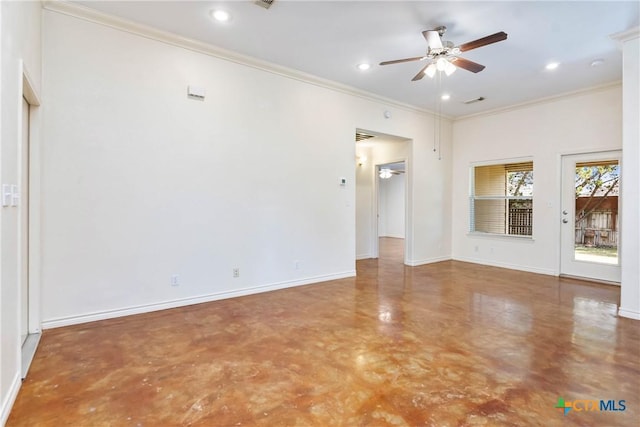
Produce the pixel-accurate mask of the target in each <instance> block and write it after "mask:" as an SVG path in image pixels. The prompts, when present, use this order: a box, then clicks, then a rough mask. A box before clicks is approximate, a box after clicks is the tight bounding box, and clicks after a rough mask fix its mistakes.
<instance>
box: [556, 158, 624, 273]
mask: <svg viewBox="0 0 640 427" xmlns="http://www.w3.org/2000/svg"><path fill="white" fill-rule="evenodd" d="M621 157H622V153H621V152H620V151H606V152H599V153H587V154H573V155H566V156H562V212H561V232H560V236H561V237H560V238H561V244H560V248H561V249H560V273H561V274H562V275H567V276H575V277H582V278H587V279H593V280H598V281H603V282H608V283H612V284H618V285H619V284H620V278H621V269H620V253H619V241H620V236H621V230H620V223H621V221H620V215H619V212H620V210H619V206H620V202H621V200H620V185H621V182H620V176H621V175H620V169H621V164H620V163H621V162H620V160H621Z"/></svg>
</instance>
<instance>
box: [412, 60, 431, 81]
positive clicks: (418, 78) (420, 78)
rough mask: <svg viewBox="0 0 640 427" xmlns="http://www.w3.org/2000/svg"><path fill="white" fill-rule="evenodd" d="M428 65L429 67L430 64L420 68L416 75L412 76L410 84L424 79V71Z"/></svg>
mask: <svg viewBox="0 0 640 427" xmlns="http://www.w3.org/2000/svg"><path fill="white" fill-rule="evenodd" d="M429 65H431V64H427V65H425V66H424V67H422V69H421V70H420V71H418V74H416V75H415V76H413V78H412V79H411V81H412V82H417V81H418V80H422V78H423V77H424V70H426V69H427V67H428V66H429Z"/></svg>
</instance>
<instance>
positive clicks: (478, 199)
mask: <svg viewBox="0 0 640 427" xmlns="http://www.w3.org/2000/svg"><path fill="white" fill-rule="evenodd" d="M471 178H472V179H471V196H470V200H469V201H470V206H471V212H470V213H471V215H470V220H471V224H470V231H472V232H478V233H492V234H504V235H511V236H531V235H532V233H533V162H522V163H508V164H500V165H489V166H474V167H472V168H471Z"/></svg>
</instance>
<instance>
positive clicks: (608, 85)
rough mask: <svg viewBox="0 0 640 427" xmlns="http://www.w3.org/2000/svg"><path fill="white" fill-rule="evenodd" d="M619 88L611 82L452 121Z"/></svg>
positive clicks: (619, 84) (456, 118) (617, 84)
mask: <svg viewBox="0 0 640 427" xmlns="http://www.w3.org/2000/svg"><path fill="white" fill-rule="evenodd" d="M616 86H619V87H620V88H622V81H616V82H612V83H606V84H603V85H598V86H592V87H589V88H585V89H579V90H575V91H571V92H564V93H560V94H556V95H552V96H547V97H544V98H539V99H534V100H532V101H526V102H521V103H519V104H513V105H509V106H506V107H500V108H495V109H493V110H487V111H481V112H479V113H474V114H468V115H466V116H459V117H455V118H454V119H453V121H454V122H457V121H462V120H466V119H473V118H478V117H485V116H493V115H496V114H502V113H507V112H510V111H516V110H522V109H524V108H529V107H532V106H534V105H538V104H548V103H551V102H556V101H558V100H560V99H563V98H574V97H579V96H583V95H586V94H588V93H590V92H601V91H605V90H608V89H611V88H613V87H616Z"/></svg>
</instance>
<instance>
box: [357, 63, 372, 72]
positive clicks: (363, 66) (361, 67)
mask: <svg viewBox="0 0 640 427" xmlns="http://www.w3.org/2000/svg"><path fill="white" fill-rule="evenodd" d="M369 68H371V65H369V64H367V63H362V64H358V70H360V71H367V70H368V69H369Z"/></svg>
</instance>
